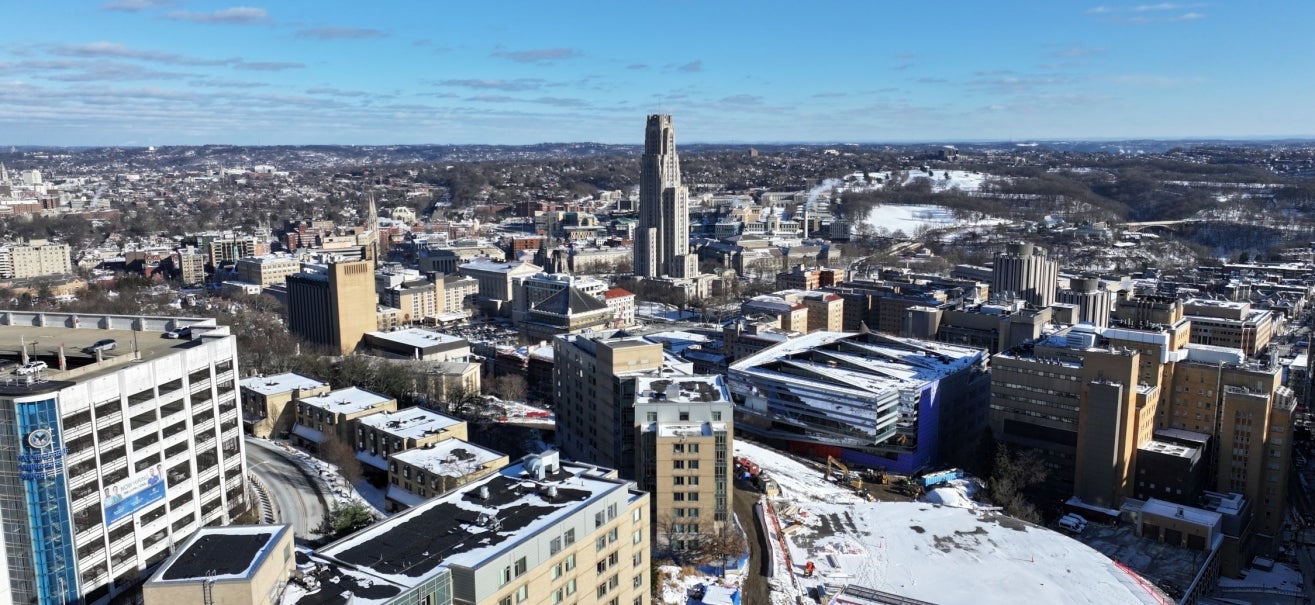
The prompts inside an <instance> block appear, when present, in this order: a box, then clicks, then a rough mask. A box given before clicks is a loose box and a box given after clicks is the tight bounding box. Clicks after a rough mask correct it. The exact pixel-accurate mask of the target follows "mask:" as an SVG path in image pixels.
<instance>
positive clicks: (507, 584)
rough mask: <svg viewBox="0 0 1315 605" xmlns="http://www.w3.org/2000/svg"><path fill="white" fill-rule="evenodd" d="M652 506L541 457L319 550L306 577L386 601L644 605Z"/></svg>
mask: <svg viewBox="0 0 1315 605" xmlns="http://www.w3.org/2000/svg"><path fill="white" fill-rule="evenodd" d="M648 508H649V497H648V494H646V493H644V492H642V491H639V490H637V489H636V487H635V484H634V483H633V482H630V481H624V480H621V479H618V478H616V472H615V471H612V470H609V469H604V468H599V467H596V466H589V465H584V464H578V463H574V462H562V461H560V460H559V459H558V458H557V456H556V454H555V453H554V452H547V453H544V454H539V455H536V456H530V457H527V458H525V459H522V460H521V461H519V462H518V463H517V464H514V465H511V466H508V467H505V468H503V469H502V470H501V471H499V472H497V473H494V474H492V475H490V476H487V477H484V478H482V479H479V480H476V481H473V482H471V483H468V484H466V485H463V486H461V487H460V488H459V489H457V490H455V491H451V492H449V493H447V494H446V495H444V496H441V497H437V498H432V499H430V500H427V501H425V502H423V503H420V504H418V505H417V506H415V507H413V508H411V509H409V510H407V511H405V512H402V513H400V514H397V515H394V516H393V517H391V518H389V519H388V520H386V521H383V522H381V523H377V524H375V525H372V526H370V527H368V528H366V529H363V530H361V531H359V532H357V533H356V534H353V535H351V536H348V537H346V538H343V539H341V540H338V541H337V542H334V543H332V544H329V545H328V546H325V547H324V548H321V549H320V550H318V551H317V552H315V553H314V554H312V555H311V560H312V561H313V562H316V563H320V564H321V566H320V569H319V571H314V572H312V573H311V575H312V576H313V577H314V578H316V579H317V580H320V582H321V585H322V586H326V587H331V588H332V590H333V594H345V595H346V598H347V599H348V600H352V599H353V598H354V597H360V598H367V597H365V596H364V595H365V594H366V591H368V595H369V596H368V598H369V599H370V600H371V601H372V602H378V603H384V604H398V605H400V604H402V603H435V604H442V603H448V602H451V603H457V604H460V605H508V604H521V605H551V604H553V603H599V604H608V605H621V604H625V605H645V604H647V603H649V599H650V597H649V595H650V593H651V588H650V583H651V578H650V571H649V562H648V553H649V539H650V532H649V528H648ZM348 580H351V582H348ZM311 596H315V595H311ZM308 599H309V597H307V598H305V599H302V600H299V601H294V603H295V604H297V605H300V604H302V603H306V604H307V605H309V603H311V602H312V601H310V600H308ZM315 602H318V601H315Z"/></svg>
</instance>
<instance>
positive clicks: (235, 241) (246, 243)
mask: <svg viewBox="0 0 1315 605" xmlns="http://www.w3.org/2000/svg"><path fill="white" fill-rule="evenodd" d="M206 250H207V252H208V256H209V257H210V265H211V266H213V267H216V268H218V267H219V266H220V265H222V264H225V263H234V262H237V260H238V259H239V258H247V257H251V256H261V255H264V254H269V242H262V241H259V240H257V239H256V238H254V237H249V236H248V237H226V238H220V239H215V240H211V241H210V242H208V243H207V244H206Z"/></svg>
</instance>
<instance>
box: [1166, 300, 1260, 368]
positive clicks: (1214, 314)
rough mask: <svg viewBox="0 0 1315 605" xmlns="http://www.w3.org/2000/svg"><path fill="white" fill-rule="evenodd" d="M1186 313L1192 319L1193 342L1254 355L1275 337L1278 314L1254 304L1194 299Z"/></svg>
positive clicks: (1187, 303) (1187, 306) (1187, 307)
mask: <svg viewBox="0 0 1315 605" xmlns="http://www.w3.org/2000/svg"><path fill="white" fill-rule="evenodd" d="M1183 315H1184V316H1185V317H1187V318H1188V319H1190V320H1191V321H1192V335H1191V341H1192V342H1193V343H1196V344H1202V345H1215V346H1220V347H1230V348H1235V349H1241V350H1242V352H1243V353H1246V354H1247V355H1248V356H1254V355H1256V354H1257V353H1259V352H1260V351H1261V350H1263V349H1264V348H1265V347H1266V346H1269V341H1270V339H1271V338H1273V336H1274V313H1273V311H1270V310H1269V309H1252V308H1251V303H1247V302H1230V301H1222V300H1206V299H1201V298H1194V299H1191V300H1188V301H1187V302H1185V303H1183Z"/></svg>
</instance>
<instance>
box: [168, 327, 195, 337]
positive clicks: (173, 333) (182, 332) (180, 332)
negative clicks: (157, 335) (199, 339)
mask: <svg viewBox="0 0 1315 605" xmlns="http://www.w3.org/2000/svg"><path fill="white" fill-rule="evenodd" d="M164 337H165V338H191V337H192V329H191V328H174V329H172V330H169V331H168V332H165V333H164Z"/></svg>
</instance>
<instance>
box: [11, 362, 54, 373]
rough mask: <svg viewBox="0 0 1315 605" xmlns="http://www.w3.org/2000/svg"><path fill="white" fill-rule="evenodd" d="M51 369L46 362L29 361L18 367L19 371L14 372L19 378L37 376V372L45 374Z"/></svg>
mask: <svg viewBox="0 0 1315 605" xmlns="http://www.w3.org/2000/svg"><path fill="white" fill-rule="evenodd" d="M49 368H50V366H48V365H46V362H44V361H29V362H27V363H25V364H23V365H21V366H18V369H17V370H14V373H15V374H18V375H19V376H26V375H28V374H36V373H37V372H44V371H45V370H47V369H49Z"/></svg>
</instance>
